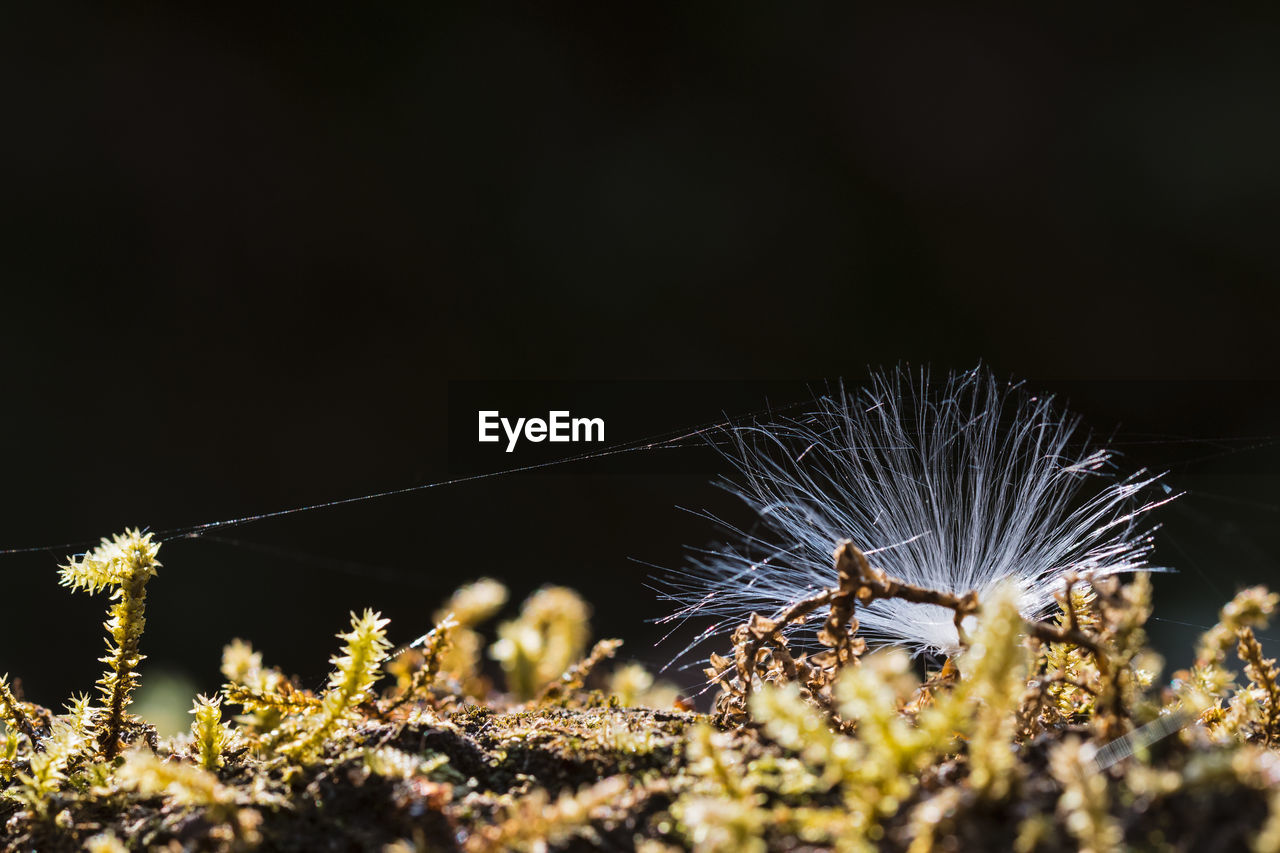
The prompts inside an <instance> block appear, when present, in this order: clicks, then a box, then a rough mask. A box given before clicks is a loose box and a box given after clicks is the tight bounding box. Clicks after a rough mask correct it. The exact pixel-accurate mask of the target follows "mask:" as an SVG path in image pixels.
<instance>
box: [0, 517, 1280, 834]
mask: <svg viewBox="0 0 1280 853" xmlns="http://www.w3.org/2000/svg"><path fill="white" fill-rule="evenodd" d="M144 545H146V542H145V537H142V536H141V535H139V534H137V533H136V532H131V533H129V534H126V535H125V536H123V537H117V538H116V539H115V540H111V541H109V542H107V543H104V546H103V548H102V549H99V551H96V552H94V553H93V554H91V555H89V556H87V557H86V558H85V559H84V560H82V561H72V564H71V566H70V567H68V568H67V569H64V578H66V577H70V578H71V580H70V581H69V584H70V585H71V586H73V587H82V588H88V589H90V590H95V589H101V588H103V587H104V586H108V585H112V584H114V585H116V586H117V588H118V589H121V590H122V591H121V593H120V595H119V597H118V598H117V599H116V600H115V603H114V604H113V607H112V612H113V624H111V625H109V632H110V633H111V635H112V642H111V645H110V651H109V654H108V656H107V659H106V660H107V663H108V667H109V671H108V673H107V675H106V676H104V679H103V683H102V684H101V685H100V687H101V688H102V690H101V695H102V697H103V699H104V701H105V704H104V706H103V707H96V706H95V705H94V704H93V702H92V701H91V700H90V699H89V698H88V697H84V696H82V697H80V698H78V699H75V700H73V701H72V702H71V703H70V704H69V705H68V707H67V709H66V711H65V713H62V714H55V713H53V712H51V711H49V710H47V709H44V708H40V707H38V706H35V705H32V704H30V703H27V702H24V701H22V699H21V697H20V696H16V695H14V693H13V691H12V690H11V689H10V688H9V686H8V682H7V680H4V679H0V719H3V722H4V727H5V728H4V730H3V732H0V789H2V791H3V800H0V820H3V821H4V822H5V826H6V830H7V832H6V834H5V836H4V837H3V842H2V843H0V847H2V849H4V850H12V851H18V850H30V849H38V850H63V849H65V850H79V849H91V850H109V851H112V853H118V851H119V850H121V849H149V848H154V847H157V846H159V847H164V846H172V845H173V844H176V845H177V846H178V847H181V848H183V849H192V850H227V851H231V850H249V849H264V850H278V849H286V850H322V849H365V850H383V849H384V848H385V849H387V850H394V851H408V850H426V849H432V850H436V849H440V850H450V849H459V848H461V849H465V850H467V851H472V853H475V852H476V851H491V850H492V851H496V850H544V849H557V848H564V849H569V848H575V849H580V848H582V847H584V846H585V847H599V848H602V849H639V850H644V851H648V853H657V851H668V850H679V849H696V850H704V851H719V850H724V851H731V850H732V851H735V853H736V851H743V850H749V851H765V850H786V849H833V850H849V851H856V850H882V849H888V850H907V851H911V852H912V853H924V851H928V850H932V849H982V850H987V849H1013V850H1018V851H1035V850H1046V851H1052V850H1076V849H1088V850H1110V849H1119V848H1121V847H1124V846H1128V847H1133V848H1138V849H1198V848H1200V847H1203V846H1207V845H1209V844H1210V843H1212V845H1213V846H1215V847H1218V848H1220V849H1226V848H1246V847H1250V846H1252V847H1253V848H1254V849H1257V850H1263V851H1278V850H1280V797H1277V796H1276V795H1275V794H1274V793H1273V791H1274V789H1275V788H1276V786H1277V783H1280V773H1277V769H1276V768H1277V767H1278V766H1280V760H1278V759H1277V756H1276V755H1275V753H1274V752H1273V749H1272V746H1271V745H1272V744H1273V743H1274V742H1275V741H1276V740H1277V731H1276V728H1277V725H1278V720H1280V708H1278V707H1277V705H1278V704H1280V686H1278V685H1277V678H1278V676H1277V668H1276V666H1275V663H1274V661H1272V660H1270V659H1267V658H1265V657H1264V656H1263V654H1262V649H1261V646H1260V645H1259V644H1258V642H1257V640H1256V638H1255V637H1254V634H1253V629H1261V628H1262V627H1263V626H1264V625H1265V623H1266V621H1267V619H1268V618H1269V617H1270V616H1271V614H1272V612H1273V611H1274V609H1275V607H1276V603H1277V599H1276V597H1275V596H1274V595H1272V594H1270V593H1267V592H1266V591H1265V590H1261V589H1257V588H1255V589H1252V590H1246V591H1245V592H1243V593H1241V594H1240V595H1239V596H1237V597H1236V599H1234V600H1233V601H1232V602H1229V603H1228V604H1227V605H1226V606H1225V607H1224V609H1223V614H1222V619H1221V621H1220V623H1219V624H1218V625H1217V626H1215V627H1214V628H1212V629H1211V630H1210V631H1209V632H1207V633H1206V635H1205V637H1204V639H1203V640H1202V642H1201V643H1200V644H1199V646H1198V648H1197V652H1196V658H1195V661H1194V662H1193V664H1192V666H1191V667H1189V668H1188V669H1187V670H1182V671H1179V672H1177V673H1175V674H1174V676H1173V679H1172V681H1171V682H1169V683H1168V684H1167V685H1165V686H1160V684H1159V682H1158V679H1157V678H1156V676H1155V671H1156V669H1157V668H1158V666H1159V662H1158V660H1156V659H1155V658H1154V656H1153V655H1152V654H1151V652H1150V651H1149V650H1148V649H1147V648H1146V647H1145V633H1144V630H1143V625H1144V623H1145V621H1146V619H1147V616H1148V615H1149V613H1150V610H1151V595H1150V587H1149V585H1148V584H1147V583H1146V580H1145V578H1143V577H1141V576H1138V577H1136V578H1135V579H1134V580H1133V581H1132V582H1131V583H1129V584H1119V583H1116V582H1114V581H1110V580H1099V581H1096V582H1094V583H1092V584H1090V583H1089V582H1088V581H1089V579H1088V578H1080V579H1078V582H1077V583H1076V584H1074V585H1073V587H1072V588H1071V589H1069V590H1068V591H1067V592H1065V593H1064V595H1063V596H1062V604H1063V610H1062V613H1061V614H1060V615H1059V617H1058V618H1057V619H1056V620H1055V621H1053V622H1050V623H1046V624H1043V625H1028V624H1027V623H1025V622H1024V621H1023V620H1022V618H1021V617H1020V616H1019V615H1018V613H1017V608H1016V606H1015V603H1016V591H1015V590H1012V589H1006V590H1001V591H997V592H996V593H994V594H992V595H989V596H988V598H987V600H986V601H985V602H981V603H978V602H976V600H975V599H973V598H972V597H968V596H961V597H955V596H953V597H951V598H950V599H948V600H941V599H938V600H941V601H942V604H943V606H953V607H954V608H955V610H956V612H957V616H958V617H959V616H961V615H963V616H964V617H966V619H967V617H969V616H973V617H975V620H974V621H973V622H969V621H966V625H965V627H966V631H965V635H966V640H967V646H966V648H965V650H964V651H963V652H962V653H961V654H960V655H958V656H957V658H956V659H955V660H954V661H949V662H948V663H947V665H946V666H944V667H943V668H942V669H941V670H939V671H938V672H934V673H929V674H928V675H927V677H926V678H925V679H924V680H921V679H919V678H918V677H917V676H916V674H915V671H914V668H913V666H912V664H911V662H910V661H909V660H908V659H907V658H906V657H905V655H903V654H902V653H900V652H895V651H892V650H886V651H877V652H868V651H867V650H866V649H865V647H864V646H863V644H862V643H861V642H860V638H859V637H858V636H857V619H856V613H857V608H858V606H860V602H865V601H867V600H869V597H873V596H893V595H907V596H914V597H916V598H920V597H928V596H931V595H934V594H933V593H931V592H929V591H927V590H926V591H921V590H918V589H912V588H906V587H903V586H902V585H900V584H897V583H896V581H894V580H893V579H892V578H889V577H887V576H885V575H884V574H883V573H879V572H877V571H876V570H874V569H872V568H871V567H870V566H869V565H862V564H860V563H859V562H858V561H857V560H856V555H852V554H851V552H850V551H848V550H847V548H845V546H842V548H845V550H843V551H842V553H843V555H844V557H843V559H844V560H845V563H844V568H843V569H840V568H839V567H837V568H836V569H834V570H833V578H834V579H835V581H836V586H833V588H832V589H831V590H828V591H826V592H824V593H822V594H821V595H818V596H815V597H814V599H813V600H812V601H810V602H809V603H804V604H803V605H802V606H800V607H797V608H796V609H795V615H796V618H797V619H802V620H806V621H805V624H808V623H807V619H808V616H809V614H811V613H812V612H813V611H814V610H819V611H822V610H823V609H824V608H825V609H826V610H827V611H828V612H827V614H826V618H825V619H822V620H820V624H821V627H820V636H818V637H816V638H815V640H816V643H817V645H818V647H819V648H820V649H823V650H822V651H819V652H817V653H809V654H796V653H794V652H792V651H791V650H790V649H789V648H788V647H787V643H786V641H785V640H784V639H783V637H782V634H781V633H780V630H779V629H780V628H781V627H782V624H781V623H780V622H779V621H773V620H763V619H759V618H754V619H753V620H752V621H751V622H750V623H749V624H748V625H745V626H743V627H742V628H741V629H739V630H738V631H737V632H735V634H734V641H735V648H733V649H732V650H731V656H729V657H720V656H718V657H717V658H716V659H715V660H714V661H713V669H717V670H718V672H719V673H720V675H721V683H722V690H723V693H722V698H721V701H720V703H719V708H720V712H719V713H718V714H716V715H715V716H706V715H700V714H695V713H691V712H688V711H682V710H674V709H672V710H662V709H661V706H662V705H664V704H666V705H668V707H669V706H670V704H671V702H672V697H673V696H674V692H673V691H672V689H671V688H669V687H667V686H664V685H661V684H659V683H656V682H655V681H654V680H653V678H652V676H651V675H649V674H648V673H646V672H644V671H643V669H640V668H638V667H637V666H636V665H635V664H621V665H617V666H614V667H613V669H612V672H609V671H608V666H609V664H608V659H609V658H610V657H611V655H612V654H613V653H614V652H616V651H617V644H616V642H614V641H602V642H601V643H598V644H597V646H596V647H595V649H594V650H593V651H592V652H590V653H586V640H587V637H588V636H589V633H590V632H589V626H588V625H587V624H586V616H587V613H588V610H587V608H586V606H585V604H582V603H581V601H580V599H577V597H576V595H574V594H573V593H571V592H570V591H567V590H562V589H552V590H544V591H543V592H542V593H539V594H537V595H535V596H534V597H533V598H531V600H530V602H529V603H526V606H525V609H524V611H523V612H522V614H521V616H520V617H518V618H517V619H516V620H514V621H513V622H509V623H505V624H504V625H503V626H501V627H500V628H499V631H498V634H499V640H498V645H497V649H498V651H497V657H498V658H499V659H500V661H501V662H502V663H503V666H504V669H505V672H506V673H507V676H508V684H507V689H506V690H505V691H499V690H496V689H494V688H493V687H492V686H491V685H489V684H488V682H487V681H486V680H485V678H484V676H483V673H482V670H481V667H480V664H479V660H478V656H479V653H480V650H481V649H482V648H483V645H484V638H483V636H482V635H481V634H480V633H479V631H478V625H479V623H480V622H481V621H482V620H483V619H485V618H488V617H490V616H492V615H493V613H494V611H495V609H496V605H495V603H500V602H501V601H502V600H505V590H502V589H501V587H500V586H499V585H496V584H495V583H494V582H492V581H485V582H481V583H477V584H473V585H469V586H468V587H464V588H463V589H462V590H460V591H459V593H458V594H456V595H455V597H454V598H453V599H452V600H451V601H450V602H449V603H448V604H447V605H446V607H442V608H441V610H440V612H439V614H438V618H439V619H438V621H439V624H438V625H437V628H436V630H435V631H433V632H432V633H431V634H429V635H427V637H425V638H423V641H422V642H420V643H418V644H417V647H416V648H412V649H409V650H407V651H403V652H401V653H400V654H399V655H397V656H394V657H392V656H390V655H389V649H390V648H391V640H390V637H389V631H390V630H391V629H390V626H388V624H387V622H386V620H384V619H381V618H380V617H379V616H378V615H377V614H375V613H371V612H369V611H365V612H364V614H363V615H355V614H353V615H352V625H351V628H350V630H349V631H347V632H344V633H342V634H340V635H339V636H340V637H341V638H342V641H343V643H342V648H341V649H340V651H339V653H338V654H337V655H335V657H334V658H333V659H332V661H331V662H332V665H333V672H332V675H331V676H330V679H329V682H328V685H327V687H326V689H325V690H324V691H323V692H322V693H321V694H319V695H316V694H313V693H311V692H309V691H307V690H305V689H303V688H301V687H300V686H298V685H297V684H294V683H293V682H292V681H291V680H290V679H288V678H286V677H285V676H284V675H283V674H281V673H280V672H279V671H278V670H275V669H272V668H270V667H267V666H266V665H265V664H264V663H263V661H262V657H261V655H260V654H258V653H256V652H254V651H253V650H252V648H251V647H250V646H249V645H248V644H247V643H244V642H241V641H234V642H232V643H231V644H230V645H228V647H227V649H226V651H225V654H224V660H223V672H224V675H225V676H226V678H227V680H228V681H227V684H226V686H225V687H224V691H223V697H222V699H221V700H220V699H217V698H206V697H198V698H197V699H196V701H195V702H194V705H193V709H192V713H193V717H194V719H193V723H192V731H191V733H190V734H189V735H182V736H178V737H174V738H171V739H168V740H166V741H163V742H161V741H159V740H158V739H156V738H155V736H154V731H153V730H152V729H150V728H149V727H148V726H147V724H146V722H145V721H143V720H137V719H135V718H133V717H131V716H130V715H129V714H128V713H127V710H125V709H127V707H128V695H129V693H130V691H131V689H132V688H133V687H134V686H136V683H137V675H136V661H137V660H138V659H140V653H139V652H138V642H137V641H138V639H139V638H140V636H141V628H142V623H141V601H142V595H141V585H140V584H139V583H137V578H138V573H139V572H142V573H145V574H146V575H147V577H148V578H150V577H151V576H152V575H153V574H154V567H155V566H156V565H158V564H157V563H155V562H154V549H152V550H150V551H149V552H146V551H145V549H143V550H139V549H140V548H142V547H143V546H144ZM855 550H856V549H855ZM108 552H110V553H108ZM130 554H132V555H134V556H133V557H130ZM135 557H136V559H135ZM144 557H145V559H143V558H144ZM863 562H864V563H865V558H864V560H863ZM131 579H132V580H131ZM131 584H132V585H131ZM126 587H128V588H130V589H132V590H133V591H132V592H125V591H124V590H125V588H126ZM129 596H133V598H132V599H131V601H132V603H129V602H127V601H126V599H127V598H129ZM948 601H949V603H948ZM814 602H817V603H814ZM553 605H555V606H553ZM559 605H565V606H564V607H560V606H559ZM570 605H572V606H570ZM805 608H808V609H807V610H806V609H805ZM802 611H803V612H802ZM459 614H461V615H459ZM820 615H821V614H820ZM814 624H817V623H816V622H815V623H814ZM460 638H466V639H460ZM507 641H510V642H509V643H508V645H515V646H518V647H519V648H518V650H516V651H512V650H511V649H507V651H511V652H512V653H511V654H507V652H506V651H502V649H503V648H504V646H503V645H502V644H503V643H504V642H507ZM1233 651H1234V652H1236V654H1237V656H1238V657H1239V658H1240V660H1241V663H1242V670H1243V671H1242V673H1241V674H1237V673H1235V672H1233V671H1231V670H1230V669H1228V665H1229V655H1230V653H1231V652H1233ZM517 652H518V653H517ZM571 652H572V654H571ZM384 673H386V675H384ZM1241 675H1243V679H1241ZM743 676H746V677H747V678H748V679H749V681H748V682H744V681H743V680H742V677H743ZM747 683H749V684H750V689H747V688H746V684H747ZM664 695H665V697H666V699H667V702H665V703H664V702H662V701H658V700H659V697H662V696H664ZM115 697H120V698H119V701H118V702H117V701H116V698H115ZM224 701H225V702H226V703H227V704H234V705H237V706H239V707H241V708H242V709H243V711H244V713H243V714H241V715H240V716H237V717H235V718H234V719H231V720H228V719H226V718H225V715H224V713H223V704H222V703H223V702H224ZM642 704H649V705H657V706H659V707H656V708H654V707H650V708H639V707H634V706H636V705H642ZM117 705H118V707H119V709H120V712H119V713H118V714H117V713H115V712H114V711H113V710H111V709H112V708H113V707H116V706H117ZM117 725H118V729H114V730H113V726H117ZM113 731H114V734H112V732H113ZM1153 732H1154V733H1155V734H1156V735H1169V734H1171V733H1172V736H1166V737H1163V739H1161V738H1160V737H1158V736H1151V735H1152V733H1153ZM117 752H119V753H120V754H119V755H117V754H116V753H117Z"/></svg>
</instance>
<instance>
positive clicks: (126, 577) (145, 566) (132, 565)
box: [60, 528, 160, 759]
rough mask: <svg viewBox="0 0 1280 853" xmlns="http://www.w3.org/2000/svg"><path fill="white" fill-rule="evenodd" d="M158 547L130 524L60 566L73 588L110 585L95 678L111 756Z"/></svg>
mask: <svg viewBox="0 0 1280 853" xmlns="http://www.w3.org/2000/svg"><path fill="white" fill-rule="evenodd" d="M159 550H160V543H159V542H156V541H154V540H153V538H152V534H151V533H149V532H148V533H142V532H141V531H140V530H138V529H137V528H134V529H132V530H126V531H125V532H124V533H122V534H117V535H116V536H114V537H112V538H111V539H103V540H102V544H100V545H99V546H98V547H97V548H95V549H93V550H92V551H90V552H89V553H87V554H85V555H84V556H82V557H80V558H78V559H77V558H75V557H70V558H68V560H67V563H66V565H64V566H62V567H61V579H60V583H61V584H62V586H65V587H69V588H70V589H71V591H72V592H75V591H76V590H80V589H83V590H85V591H87V592H89V593H96V592H100V591H102V590H103V589H106V588H109V587H113V588H114V591H113V592H112V595H111V599H112V601H113V602H114V603H113V604H112V605H111V608H110V610H109V611H108V614H109V617H110V618H109V619H108V620H107V623H106V629H107V633H108V635H109V639H108V640H107V654H106V657H103V658H101V661H102V662H103V663H105V664H106V665H107V672H106V673H105V674H104V675H103V676H102V678H100V679H99V680H98V691H99V692H100V693H101V694H102V697H103V699H104V701H105V707H104V709H103V711H102V713H101V714H100V715H99V720H98V744H99V746H100V747H101V749H102V753H103V755H104V756H105V757H107V758H109V759H110V758H114V757H115V756H116V755H117V754H119V752H120V735H121V729H122V728H123V726H124V723H125V720H126V717H127V713H128V707H129V705H130V703H131V702H132V701H133V699H132V693H133V690H134V688H136V687H137V686H138V664H139V663H141V662H142V660H143V657H144V656H143V655H142V654H141V653H140V652H139V650H138V649H139V644H140V642H141V640H142V632H143V629H144V628H145V627H146V624H147V620H146V602H147V581H149V580H151V578H153V577H155V575H156V570H157V569H159V568H160V561H159V560H157V559H156V554H157V552H158V551H159Z"/></svg>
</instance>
